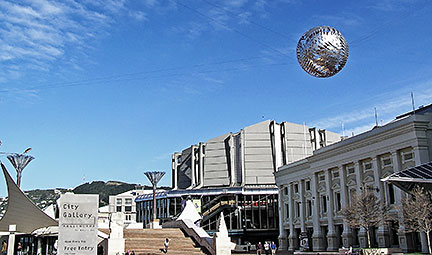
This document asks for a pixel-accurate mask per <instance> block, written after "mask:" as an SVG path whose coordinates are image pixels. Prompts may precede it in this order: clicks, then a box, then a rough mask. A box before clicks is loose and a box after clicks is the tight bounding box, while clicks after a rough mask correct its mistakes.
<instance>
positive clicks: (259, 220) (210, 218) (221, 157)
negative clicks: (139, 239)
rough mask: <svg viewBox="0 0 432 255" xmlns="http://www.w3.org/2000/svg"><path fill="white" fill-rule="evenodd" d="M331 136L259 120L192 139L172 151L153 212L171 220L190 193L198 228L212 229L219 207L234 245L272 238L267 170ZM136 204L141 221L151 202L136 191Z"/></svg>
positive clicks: (274, 209)
mask: <svg viewBox="0 0 432 255" xmlns="http://www.w3.org/2000/svg"><path fill="white" fill-rule="evenodd" d="M337 141H340V135H338V134H335V133H332V132H328V131H326V130H321V129H316V128H308V127H307V126H306V125H301V124H294V123H289V122H281V123H277V122H276V121H270V120H265V121H262V122H259V123H256V124H254V125H250V126H247V127H245V128H243V129H241V130H240V131H237V132H230V133H226V134H223V135H220V136H217V137H215V138H212V139H209V140H207V141H205V142H199V143H196V144H193V145H191V146H189V147H187V148H185V149H183V150H182V151H181V152H176V153H174V154H173V156H172V178H173V179H172V188H173V189H172V190H170V191H167V192H164V193H161V194H158V195H157V203H158V207H160V208H162V211H161V212H160V213H159V212H158V213H157V215H156V217H158V218H159V219H160V221H161V222H164V221H169V220H171V219H172V218H173V217H175V216H176V215H177V214H178V213H179V212H180V211H181V207H182V203H184V200H185V199H187V198H190V199H192V201H193V203H194V204H195V205H196V207H197V209H198V211H199V212H200V213H201V215H202V217H203V219H202V221H201V227H203V228H204V229H205V230H206V231H207V232H209V233H213V232H214V231H215V230H216V225H217V224H216V223H217V219H218V217H219V215H220V213H221V212H223V214H224V215H225V220H226V222H227V227H228V232H229V235H230V237H232V240H233V241H235V242H236V243H237V244H239V245H246V244H247V243H252V244H256V243H257V242H258V241H261V242H263V241H269V240H272V241H277V238H278V236H279V223H280V222H279V217H278V212H279V210H278V206H279V204H278V200H279V199H278V189H277V187H276V185H275V179H274V175H273V173H274V172H275V171H276V170H277V169H278V168H279V167H281V166H282V165H284V164H287V163H290V162H294V161H297V160H300V159H302V158H305V157H307V156H309V155H311V154H312V151H313V150H315V149H317V148H321V147H324V146H326V145H329V144H331V143H334V142H337ZM136 203H137V221H138V222H143V223H144V224H145V223H146V222H147V221H148V220H149V219H150V218H149V217H151V215H150V214H149V213H148V212H149V210H151V208H152V203H153V202H152V201H150V199H149V198H148V197H145V196H140V197H138V198H137V199H136ZM245 247H246V248H247V246H245Z"/></svg>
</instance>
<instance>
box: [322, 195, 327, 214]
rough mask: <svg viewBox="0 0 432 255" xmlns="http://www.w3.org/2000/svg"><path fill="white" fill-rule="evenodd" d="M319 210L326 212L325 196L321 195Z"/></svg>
mask: <svg viewBox="0 0 432 255" xmlns="http://www.w3.org/2000/svg"><path fill="white" fill-rule="evenodd" d="M321 212H322V213H326V212H327V196H321Z"/></svg>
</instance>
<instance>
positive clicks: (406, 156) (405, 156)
mask: <svg viewBox="0 0 432 255" xmlns="http://www.w3.org/2000/svg"><path fill="white" fill-rule="evenodd" d="M413 158H414V154H413V153H412V151H408V152H402V160H403V162H406V161H410V160H412V159H413Z"/></svg>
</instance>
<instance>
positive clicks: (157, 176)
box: [144, 171, 165, 221]
mask: <svg viewBox="0 0 432 255" xmlns="http://www.w3.org/2000/svg"><path fill="white" fill-rule="evenodd" d="M144 174H145V176H147V178H148V179H149V181H150V182H151V184H152V185H153V221H155V220H156V186H157V183H158V182H159V181H160V180H161V179H162V177H163V176H164V175H165V172H158V171H153V172H145V173H144Z"/></svg>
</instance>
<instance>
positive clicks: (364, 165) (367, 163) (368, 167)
mask: <svg viewBox="0 0 432 255" xmlns="http://www.w3.org/2000/svg"><path fill="white" fill-rule="evenodd" d="M363 168H364V170H365V171H367V170H371V169H372V163H371V162H365V163H363Z"/></svg>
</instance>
